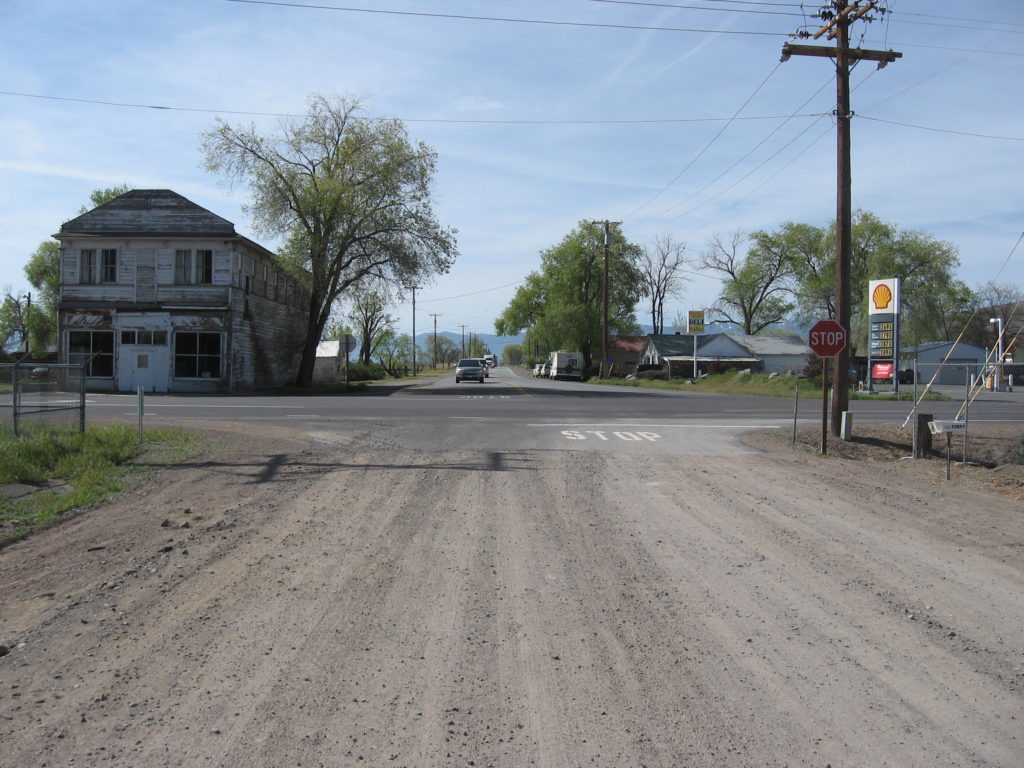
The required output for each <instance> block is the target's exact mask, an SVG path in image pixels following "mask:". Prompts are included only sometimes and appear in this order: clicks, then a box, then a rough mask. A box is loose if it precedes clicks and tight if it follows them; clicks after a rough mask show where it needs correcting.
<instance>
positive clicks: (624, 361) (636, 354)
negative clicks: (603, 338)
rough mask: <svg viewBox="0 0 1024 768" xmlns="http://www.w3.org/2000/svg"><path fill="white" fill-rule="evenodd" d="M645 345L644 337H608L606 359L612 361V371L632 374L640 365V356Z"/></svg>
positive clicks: (645, 338)
mask: <svg viewBox="0 0 1024 768" xmlns="http://www.w3.org/2000/svg"><path fill="white" fill-rule="evenodd" d="M646 345H647V337H646V336H610V337H609V338H608V357H610V358H611V360H612V370H613V371H615V372H616V373H618V372H623V373H632V372H633V371H634V370H636V367H637V365H638V364H639V363H640V355H642V354H643V351H644V347H645V346H646Z"/></svg>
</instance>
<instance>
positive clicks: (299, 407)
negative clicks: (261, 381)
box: [85, 400, 306, 411]
mask: <svg viewBox="0 0 1024 768" xmlns="http://www.w3.org/2000/svg"><path fill="white" fill-rule="evenodd" d="M85 404H86V405H91V406H93V407H94V408H124V403H97V402H93V401H92V400H86V401H85ZM305 407H306V406H304V405H192V404H191V403H189V404H183V405H172V404H170V403H150V402H147V403H146V408H147V409H148V408H192V409H196V408H262V409H266V410H271V409H274V408H279V409H285V410H288V409H291V410H293V411H294V410H300V411H301V410H304V409H305Z"/></svg>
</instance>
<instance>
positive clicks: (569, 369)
mask: <svg viewBox="0 0 1024 768" xmlns="http://www.w3.org/2000/svg"><path fill="white" fill-rule="evenodd" d="M548 377H549V378H552V379H579V380H581V381H582V380H583V356H582V355H581V354H580V353H579V352H565V351H562V350H559V351H558V352H552V353H551V372H550V373H549V374H548Z"/></svg>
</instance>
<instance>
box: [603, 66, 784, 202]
mask: <svg viewBox="0 0 1024 768" xmlns="http://www.w3.org/2000/svg"><path fill="white" fill-rule="evenodd" d="M781 66H782V62H781V61H780V62H778V63H777V64H776V65H775V68H774V69H772V71H771V72H769V73H768V76H767V77H765V79H764V80H762V81H761V83H760V84H759V85H758V86H757V88H755V89H754V92H753V93H751V94H750V95H749V96H748V97H747V99H746V101H744V102H743V103H742V104H741V105H740V106H739V109H737V110H736V113H735V114H734V115H733V117H734V118H735V117H737V116H738V115H739V113H740V112H742V111H743V109H744V107H746V106H747V104H749V103H750V102H751V100H752V99H753V98H754V97H755V96H757V94H758V93H760V92H761V89H762V88H764V86H765V85H766V84H767V82H768V81H769V80H771V79H772V76H773V75H774V74H775V73H776V72H778V71H779V67H781ZM732 123H733V120H731V119H730V120H729V121H728V122H727V123H726V124H725V125H723V126H722V127H721V128H720V129H719V131H718V133H716V134H715V135H714V136H712V137H711V140H710V141H709V142H708V143H707V144H705V145H704V148H703V149H701V150H700V152H698V153H697V154H696V155H694V157H693V158H692V159H691V160H690V162H688V163H687V164H686V166H685V167H684V168H683V169H682V170H681V171H679V173H677V174H676V175H675V176H674V177H673V179H672V180H671V181H670V182H669V183H668V184H666V185H665V186H664V187H662V188H661V189H660V190H658V192H656V193H655V194H654V196H653V197H651V198H650V199H649V200H648V201H647V202H646V203H644V204H643V205H641V206H640V207H638V208H636V209H634V210H633V211H631V212H630V213H628V214H627V215H626V216H624V217H623V221H627V220H629V219H631V218H633V216H635V215H636V214H637V213H639V212H640V211H642V210H643V209H644V208H646V207H647V206H648V205H650V204H651V203H653V202H654V201H655V200H657V199H658V198H659V197H661V196H662V195H663V194H664V193H665V192H666V191H668V190H669V189H670V188H671V187H672V185H674V184H675V183H676V182H677V181H679V179H680V178H681V177H682V175H683V174H684V173H686V172H687V171H688V170H690V168H692V167H693V165H694V163H696V162H697V161H698V160H700V158H701V157H702V156H703V155H704V153H705V152H707V151H708V150H709V149H710V148H711V146H712V145H713V144H714V143H715V142H716V141H718V139H719V137H720V136H721V135H722V134H723V133H725V130H726V129H727V128H728V127H729V126H730V125H732Z"/></svg>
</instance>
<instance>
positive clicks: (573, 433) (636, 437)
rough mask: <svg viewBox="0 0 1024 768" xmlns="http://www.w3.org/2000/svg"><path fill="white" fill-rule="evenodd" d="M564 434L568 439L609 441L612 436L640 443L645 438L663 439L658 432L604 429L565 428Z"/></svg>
mask: <svg viewBox="0 0 1024 768" xmlns="http://www.w3.org/2000/svg"><path fill="white" fill-rule="evenodd" d="M562 436H563V437H565V439H566V440H590V439H596V440H604V441H605V442H608V441H610V440H612V438H617V439H619V440H622V441H624V442H627V443H639V442H643V441H644V440H646V441H648V442H651V443H656V442H657V441H658V440H660V439H661V435H659V434H658V433H657V432H615V431H612V432H609V431H607V430H603V429H582V430H580V429H563V430H562Z"/></svg>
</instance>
